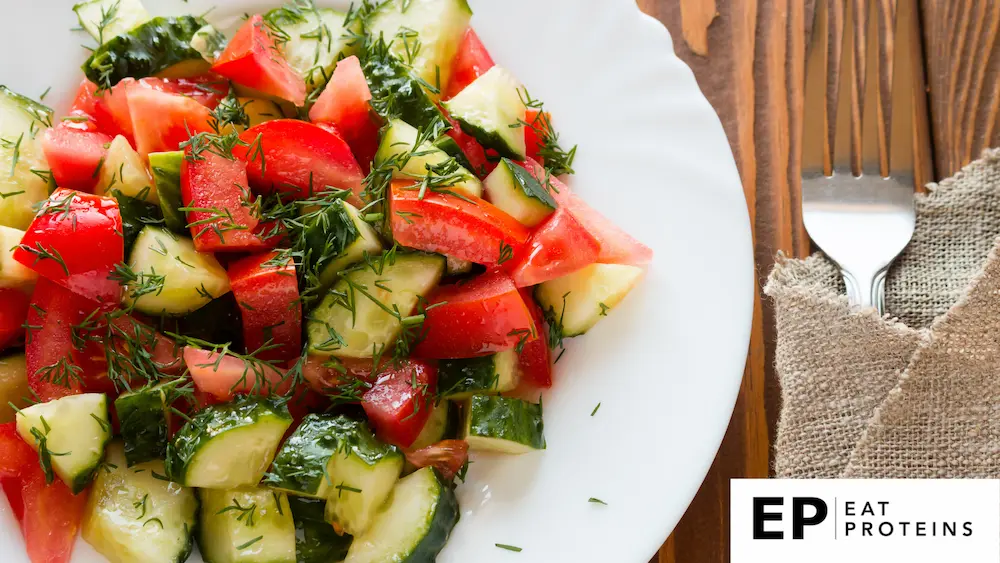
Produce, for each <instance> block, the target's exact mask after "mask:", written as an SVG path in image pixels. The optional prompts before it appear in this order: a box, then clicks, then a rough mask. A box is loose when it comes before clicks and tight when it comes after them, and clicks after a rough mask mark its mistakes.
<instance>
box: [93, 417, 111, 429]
mask: <svg viewBox="0 0 1000 563" xmlns="http://www.w3.org/2000/svg"><path fill="white" fill-rule="evenodd" d="M90 417H91V418H93V419H94V420H96V421H97V424H99V425H100V426H101V430H103V431H105V432H108V433H110V432H111V425H110V424H108V422H107V421H106V420H102V419H101V417H99V416H97V415H96V414H94V413H90Z"/></svg>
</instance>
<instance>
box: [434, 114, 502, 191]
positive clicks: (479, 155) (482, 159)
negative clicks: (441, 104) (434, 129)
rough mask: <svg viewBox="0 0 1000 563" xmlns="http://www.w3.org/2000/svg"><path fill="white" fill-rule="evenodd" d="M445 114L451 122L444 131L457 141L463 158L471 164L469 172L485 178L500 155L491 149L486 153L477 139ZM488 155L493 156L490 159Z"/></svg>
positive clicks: (495, 164)
mask: <svg viewBox="0 0 1000 563" xmlns="http://www.w3.org/2000/svg"><path fill="white" fill-rule="evenodd" d="M442 111H443V108H442ZM445 115H446V116H447V118H448V122H449V123H451V129H449V130H448V131H446V134H447V135H448V136H449V137H451V138H452V139H454V140H455V142H456V143H458V148H460V149H462V153H463V154H465V158H466V159H468V161H469V164H471V165H472V168H473V169H472V170H470V172H472V173H473V174H475V175H476V176H478V177H479V179H480V180H483V179H485V178H486V177H487V176H489V174H490V172H493V169H494V168H496V167H497V162H499V161H500V157H499V156H497V155H496V153H495V152H494V151H492V150H491V151H490V153H487V152H486V149H484V148H483V146H482V145H480V144H479V141H477V140H476V138H475V137H473V136H472V135H469V134H468V133H466V132H465V131H462V127H461V126H460V125H459V124H458V122H457V121H455V120H454V119H453V118H452V117H451V116H450V115H448V114H447V112H445ZM490 156H492V157H495V158H493V159H492V160H491V159H490Z"/></svg>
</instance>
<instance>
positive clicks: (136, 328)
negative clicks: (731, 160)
mask: <svg viewBox="0 0 1000 563" xmlns="http://www.w3.org/2000/svg"><path fill="white" fill-rule="evenodd" d="M111 323H112V325H113V326H114V330H113V331H111V334H112V335H114V337H115V338H116V339H117V340H116V342H115V344H116V345H117V347H118V349H119V351H120V352H121V353H122V354H124V355H125V356H128V357H136V356H138V355H139V353H137V351H135V350H133V349H132V348H131V347H132V346H134V344H133V343H138V344H139V345H140V347H141V348H142V349H143V350H144V352H143V353H142V354H143V355H144V356H145V355H148V357H149V359H150V360H151V361H152V363H153V364H155V367H156V369H157V370H159V371H161V372H163V373H164V374H167V375H179V374H180V373H181V371H183V369H184V361H183V358H182V357H181V347H180V346H178V344H177V343H176V342H174V340H173V339H172V338H170V337H167V336H164V335H163V334H160V332H159V331H157V330H156V329H154V328H153V327H151V326H149V325H148V324H146V323H144V322H142V321H140V320H138V319H135V318H133V317H131V316H128V315H125V316H122V315H116V316H114V318H113V319H112V321H111ZM106 326H107V325H106V323H100V324H98V327H97V328H98V329H100V328H105V327H106Z"/></svg>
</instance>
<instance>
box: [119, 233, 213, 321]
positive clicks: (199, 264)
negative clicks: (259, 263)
mask: <svg viewBox="0 0 1000 563" xmlns="http://www.w3.org/2000/svg"><path fill="white" fill-rule="evenodd" d="M129 266H130V267H131V268H132V271H133V272H135V273H136V275H137V276H138V279H137V280H136V281H133V282H129V284H128V285H127V286H126V292H125V300H126V302H129V303H132V302H134V303H135V308H136V309H138V310H140V311H142V312H143V313H147V314H150V315H185V314H188V313H191V312H192V311H196V310H198V309H200V308H201V307H203V306H204V305H205V304H206V303H208V302H209V301H211V300H212V299H215V298H217V297H219V296H222V295H225V294H226V293H229V276H228V275H227V274H226V270H225V268H223V267H222V265H221V264H219V261H218V260H217V259H216V258H215V256H214V255H213V254H211V253H208V252H198V251H197V250H195V248H194V243H193V242H191V239H189V238H183V237H181V236H179V235H176V234H174V233H172V232H170V231H168V230H166V229H164V228H162V227H154V226H152V225H147V226H146V227H145V228H144V229H143V230H142V232H140V233H139V236H138V237H136V239H135V244H134V245H133V248H132V254H131V256H130V257H129ZM143 286H153V287H152V291H151V292H149V293H145V294H143V291H140V290H142V289H143Z"/></svg>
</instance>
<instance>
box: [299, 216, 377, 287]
mask: <svg viewBox="0 0 1000 563" xmlns="http://www.w3.org/2000/svg"><path fill="white" fill-rule="evenodd" d="M302 222H303V223H304V224H305V225H306V227H305V240H306V248H307V249H308V250H307V251H308V253H309V255H308V259H309V260H308V261H309V262H310V264H309V266H308V267H310V268H313V269H314V270H315V271H317V272H318V273H319V279H320V283H322V285H323V286H324V287H329V286H330V285H333V282H335V281H336V280H337V277H338V275H339V274H340V272H341V271H343V270H344V269H346V268H347V267H349V266H351V265H353V264H356V263H358V262H360V261H362V260H363V259H364V257H365V253H367V254H368V255H369V256H374V255H376V254H378V253H380V252H382V241H381V240H380V239H379V237H378V233H376V232H375V229H373V228H372V226H371V225H369V224H368V223H366V222H365V221H364V219H362V218H361V215H360V213H358V210H357V208H355V207H354V206H353V205H351V204H350V203H347V202H345V201H343V200H340V201H337V202H335V203H334V204H332V205H330V206H328V207H326V208H324V209H320V210H317V211H314V212H312V213H309V214H307V215H306V216H305V217H303V218H302Z"/></svg>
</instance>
